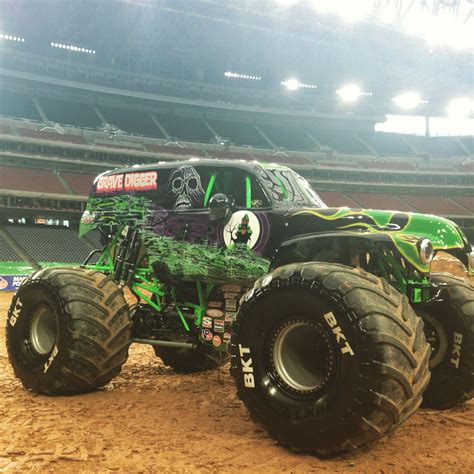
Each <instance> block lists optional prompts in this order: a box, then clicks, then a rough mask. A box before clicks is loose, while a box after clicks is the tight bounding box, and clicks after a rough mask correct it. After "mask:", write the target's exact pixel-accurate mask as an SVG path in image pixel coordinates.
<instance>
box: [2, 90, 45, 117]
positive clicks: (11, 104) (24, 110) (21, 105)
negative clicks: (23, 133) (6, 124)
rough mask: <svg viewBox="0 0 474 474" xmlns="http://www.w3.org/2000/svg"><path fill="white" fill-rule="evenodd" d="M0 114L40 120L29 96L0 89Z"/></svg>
mask: <svg viewBox="0 0 474 474" xmlns="http://www.w3.org/2000/svg"><path fill="white" fill-rule="evenodd" d="M0 104H1V107H0V114H1V115H6V116H8V117H19V118H26V119H30V120H41V117H40V115H39V113H38V111H37V110H36V107H35V104H33V101H32V99H31V97H30V96H28V95H26V94H20V93H18V92H11V91H8V90H6V89H2V88H0Z"/></svg>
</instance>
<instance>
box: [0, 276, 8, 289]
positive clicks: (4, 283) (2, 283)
mask: <svg viewBox="0 0 474 474" xmlns="http://www.w3.org/2000/svg"><path fill="white" fill-rule="evenodd" d="M7 286H8V281H7V280H5V278H3V277H1V276H0V290H4V289H5V288H6V287H7Z"/></svg>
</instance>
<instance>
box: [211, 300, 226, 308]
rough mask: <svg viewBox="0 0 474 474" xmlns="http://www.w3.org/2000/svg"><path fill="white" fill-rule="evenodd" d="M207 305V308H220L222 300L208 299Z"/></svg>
mask: <svg viewBox="0 0 474 474" xmlns="http://www.w3.org/2000/svg"><path fill="white" fill-rule="evenodd" d="M207 306H208V307H209V308H221V307H222V301H209V303H208V304H207Z"/></svg>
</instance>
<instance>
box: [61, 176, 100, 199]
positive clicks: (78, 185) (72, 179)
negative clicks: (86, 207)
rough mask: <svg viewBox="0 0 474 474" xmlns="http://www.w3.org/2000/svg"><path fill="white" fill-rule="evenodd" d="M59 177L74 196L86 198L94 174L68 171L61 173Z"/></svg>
mask: <svg viewBox="0 0 474 474" xmlns="http://www.w3.org/2000/svg"><path fill="white" fill-rule="evenodd" d="M61 176H62V177H63V178H64V180H65V181H66V183H67V184H68V185H69V186H70V188H71V189H72V190H73V191H74V193H75V194H79V195H81V196H88V195H89V191H90V188H91V186H92V182H93V181H94V179H95V177H96V175H95V174H85V173H71V172H69V171H63V172H61Z"/></svg>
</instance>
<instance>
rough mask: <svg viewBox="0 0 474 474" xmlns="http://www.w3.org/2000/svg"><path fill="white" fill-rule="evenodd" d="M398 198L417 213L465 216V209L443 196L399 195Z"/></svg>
mask: <svg viewBox="0 0 474 474" xmlns="http://www.w3.org/2000/svg"><path fill="white" fill-rule="evenodd" d="M400 197H401V198H402V199H403V200H404V201H406V202H408V203H409V204H410V205H411V206H413V207H414V208H415V210H417V211H419V212H423V213H427V214H441V215H457V216H459V215H466V210H465V209H463V208H462V207H460V206H459V205H457V204H456V203H455V202H454V201H452V200H451V199H449V198H446V197H443V196H425V195H419V194H401V195H400Z"/></svg>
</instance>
